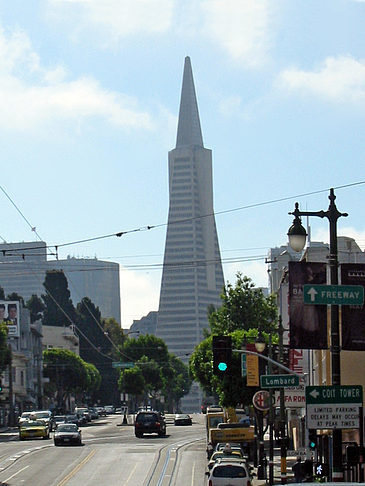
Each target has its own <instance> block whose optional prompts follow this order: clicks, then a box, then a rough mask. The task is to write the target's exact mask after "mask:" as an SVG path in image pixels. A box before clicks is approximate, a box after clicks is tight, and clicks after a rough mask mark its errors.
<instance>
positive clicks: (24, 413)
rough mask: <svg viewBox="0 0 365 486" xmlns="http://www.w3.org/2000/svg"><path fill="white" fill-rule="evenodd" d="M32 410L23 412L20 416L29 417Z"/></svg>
mask: <svg viewBox="0 0 365 486" xmlns="http://www.w3.org/2000/svg"><path fill="white" fill-rule="evenodd" d="M32 413H33V412H23V413H22V415H21V418H29V417H30V416H31V414H32Z"/></svg>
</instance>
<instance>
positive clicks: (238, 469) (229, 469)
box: [213, 464, 246, 478]
mask: <svg viewBox="0 0 365 486" xmlns="http://www.w3.org/2000/svg"><path fill="white" fill-rule="evenodd" d="M213 476H214V477H215V478H245V477H246V470H245V468H244V467H242V466H233V465H230V464H227V465H225V466H217V467H215V468H214V470H213Z"/></svg>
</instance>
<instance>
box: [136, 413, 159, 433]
mask: <svg viewBox="0 0 365 486" xmlns="http://www.w3.org/2000/svg"><path fill="white" fill-rule="evenodd" d="M134 432H135V434H136V437H143V434H153V433H155V434H158V435H159V436H160V437H163V436H164V435H166V422H165V419H164V418H163V416H162V415H161V413H160V412H153V411H148V412H138V413H137V416H136V420H135V422H134Z"/></svg>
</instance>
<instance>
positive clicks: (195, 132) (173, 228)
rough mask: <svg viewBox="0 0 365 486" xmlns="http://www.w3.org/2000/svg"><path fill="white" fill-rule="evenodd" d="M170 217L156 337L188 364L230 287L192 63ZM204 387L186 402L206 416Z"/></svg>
mask: <svg viewBox="0 0 365 486" xmlns="http://www.w3.org/2000/svg"><path fill="white" fill-rule="evenodd" d="M169 198H170V204H169V215H168V223H167V234H166V244H165V255H164V265H163V273H162V281H161V292H160V305H159V311H158V321H157V330H156V334H157V336H158V337H161V338H162V339H163V340H164V341H165V342H166V344H167V346H168V349H169V352H171V353H174V354H175V355H176V356H178V357H179V358H181V359H182V360H183V361H184V362H185V363H187V362H188V360H189V356H190V354H191V352H192V351H193V350H194V348H195V346H196V345H197V344H199V343H200V341H201V340H202V339H203V329H204V328H206V327H207V326H208V318H207V310H208V306H209V305H211V304H213V305H214V306H215V307H218V306H220V305H221V300H220V294H221V292H222V290H223V286H224V278H223V270H222V263H221V257H220V251H219V244H218V236H217V230H216V224H215V218H214V210H213V182H212V151H211V150H209V149H206V148H204V145H203V137H202V132H201V127H200V120H199V111H198V104H197V99H196V94H195V87H194V80H193V73H192V69H191V62H190V58H189V57H186V58H185V65H184V74H183V83H182V90H181V100H180V112H179V121H178V129H177V138H176V148H175V149H173V150H171V151H170V152H169ZM200 401H201V393H200V390H199V388H198V386H196V385H195V386H193V388H192V391H191V392H190V394H189V395H188V396H186V397H185V398H184V399H183V400H182V409H183V410H184V411H186V412H196V411H200Z"/></svg>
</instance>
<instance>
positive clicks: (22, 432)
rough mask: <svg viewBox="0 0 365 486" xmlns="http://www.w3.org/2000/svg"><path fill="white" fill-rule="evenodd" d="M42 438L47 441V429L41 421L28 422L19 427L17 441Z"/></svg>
mask: <svg viewBox="0 0 365 486" xmlns="http://www.w3.org/2000/svg"><path fill="white" fill-rule="evenodd" d="M37 437H42V438H43V439H49V428H48V425H47V424H46V422H44V421H43V420H28V421H27V422H23V423H22V424H21V425H20V427H19V440H24V439H35V438H37Z"/></svg>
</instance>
